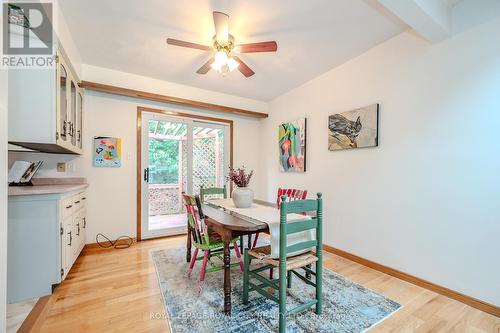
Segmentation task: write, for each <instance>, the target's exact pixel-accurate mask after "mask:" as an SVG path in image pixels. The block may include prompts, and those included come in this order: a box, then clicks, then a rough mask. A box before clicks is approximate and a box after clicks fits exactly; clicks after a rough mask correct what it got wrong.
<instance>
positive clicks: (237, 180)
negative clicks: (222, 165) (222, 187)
mask: <svg viewBox="0 0 500 333" xmlns="http://www.w3.org/2000/svg"><path fill="white" fill-rule="evenodd" d="M252 175H253V170H252V171H250V173H247V172H246V170H245V167H244V166H243V167H241V168H238V169H233V168H231V167H230V168H229V176H228V177H227V180H229V181H232V182H233V183H234V184H235V185H236V186H238V187H247V186H248V184H249V183H250V179H251V178H252Z"/></svg>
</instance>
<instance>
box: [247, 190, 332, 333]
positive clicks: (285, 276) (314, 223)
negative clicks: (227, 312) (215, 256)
mask: <svg viewBox="0 0 500 333" xmlns="http://www.w3.org/2000/svg"><path fill="white" fill-rule="evenodd" d="M305 212H316V216H315V217H312V218H311V219H304V220H301V221H294V222H293V223H289V224H287V214H292V213H297V214H300V213H305ZM322 222H323V201H322V198H321V193H318V198H317V199H316V200H312V199H309V200H296V201H291V202H287V201H286V195H282V196H281V205H280V252H279V253H280V255H279V260H278V259H273V258H271V257H270V254H271V248H270V246H269V245H268V246H262V247H256V248H253V249H250V250H249V249H246V250H245V255H244V271H243V303H244V304H248V293H249V292H250V291H257V292H258V293H260V294H261V295H262V296H264V297H266V298H268V299H270V300H273V301H275V302H277V303H278V305H279V332H280V333H284V332H285V331H286V317H287V316H288V315H292V314H296V313H299V312H302V311H304V310H306V309H308V308H310V307H313V306H315V309H316V314H318V315H319V314H321V305H322V280H323V279H322V274H323V259H322V248H321V245H322ZM313 229H315V230H316V239H315V240H312V241H311V240H310V241H304V242H301V243H298V244H293V245H290V246H288V245H287V237H286V236H287V235H290V234H294V233H297V232H301V231H306V230H313ZM312 247H315V248H316V251H315V252H313V251H308V252H306V253H303V254H299V255H296V256H287V253H297V252H298V251H301V250H307V249H310V248H312ZM252 259H259V260H260V261H262V262H264V264H265V265H264V266H261V267H259V268H255V269H253V270H250V263H251V260H252ZM313 263H316V268H315V269H314V270H313V269H311V268H309V267H308V265H311V264H313ZM274 267H278V268H279V278H277V279H272V278H267V277H266V276H264V275H261V274H259V273H261V272H264V271H266V270H270V269H272V268H274ZM299 269H300V270H302V271H304V272H305V273H309V274H311V275H314V276H315V281H314V282H313V281H310V280H309V279H307V278H306V277H305V276H303V275H302V274H300V273H299ZM292 274H293V275H296V276H297V277H298V278H300V279H301V280H302V281H303V282H304V283H306V284H308V285H311V286H313V287H314V288H315V289H316V296H315V299H312V300H310V301H308V302H306V303H303V304H301V305H299V306H297V307H295V308H293V309H290V310H288V311H287V309H286V290H287V288H291V287H292ZM251 279H253V280H256V281H255V282H252V280H251ZM267 288H272V289H274V290H272V291H269V289H267Z"/></svg>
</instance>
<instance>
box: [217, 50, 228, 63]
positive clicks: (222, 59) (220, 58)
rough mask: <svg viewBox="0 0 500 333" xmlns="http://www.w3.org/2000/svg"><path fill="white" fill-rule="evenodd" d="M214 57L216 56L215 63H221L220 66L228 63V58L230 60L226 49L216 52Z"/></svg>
mask: <svg viewBox="0 0 500 333" xmlns="http://www.w3.org/2000/svg"><path fill="white" fill-rule="evenodd" d="M214 58H215V61H214V63H216V64H220V65H219V66H222V65H224V64H226V63H227V60H228V59H227V54H226V52H224V51H218V52H217V53H215V57H214Z"/></svg>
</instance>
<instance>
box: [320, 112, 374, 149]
mask: <svg viewBox="0 0 500 333" xmlns="http://www.w3.org/2000/svg"><path fill="white" fill-rule="evenodd" d="M378 113H379V106H378V104H372V105H369V106H366V107H363V108H359V109H356V110H352V111H347V112H342V113H336V114H334V115H331V116H329V117H328V130H329V131H328V132H329V133H328V149H329V150H342V149H353V148H364V147H376V146H378Z"/></svg>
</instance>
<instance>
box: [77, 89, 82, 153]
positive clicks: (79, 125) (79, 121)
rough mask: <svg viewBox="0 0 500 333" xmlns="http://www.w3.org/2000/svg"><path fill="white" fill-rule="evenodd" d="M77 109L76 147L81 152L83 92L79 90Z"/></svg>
mask: <svg viewBox="0 0 500 333" xmlns="http://www.w3.org/2000/svg"><path fill="white" fill-rule="evenodd" d="M77 99H78V100H77V104H76V105H77V108H76V146H77V148H78V149H79V150H80V151H81V150H82V149H83V92H82V90H81V89H78V97H77Z"/></svg>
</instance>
